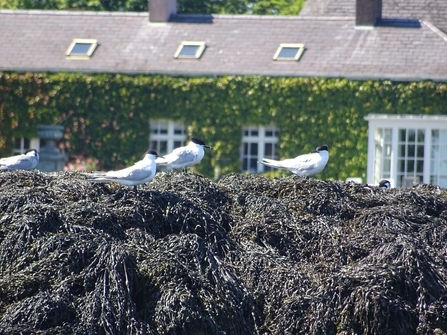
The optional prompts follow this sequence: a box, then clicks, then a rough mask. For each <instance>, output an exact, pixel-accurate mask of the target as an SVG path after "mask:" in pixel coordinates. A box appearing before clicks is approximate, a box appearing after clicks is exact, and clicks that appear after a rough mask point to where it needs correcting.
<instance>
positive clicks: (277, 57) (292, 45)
mask: <svg viewBox="0 0 447 335" xmlns="http://www.w3.org/2000/svg"><path fill="white" fill-rule="evenodd" d="M282 49H296V53H295V55H294V56H293V57H280V54H281V51H282ZM303 52H304V44H302V43H281V44H280V45H279V47H278V49H276V52H275V54H274V55H273V60H275V61H294V62H297V61H299V60H300V58H301V56H302V55H303Z"/></svg>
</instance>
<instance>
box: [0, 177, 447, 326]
mask: <svg viewBox="0 0 447 335" xmlns="http://www.w3.org/2000/svg"><path fill="white" fill-rule="evenodd" d="M446 218H447V194H446V193H445V191H444V190H439V189H438V188H435V187H432V186H430V185H420V186H419V187H418V188H413V189H390V190H382V189H379V188H377V187H373V186H364V185H357V184H353V183H342V182H335V181H319V180H315V179H306V178H301V177H297V176H291V177H287V178H281V179H268V178H265V177H262V176H258V175H251V176H243V175H237V174H231V175H227V176H224V177H223V178H222V179H221V180H220V181H219V182H218V183H214V182H212V181H210V180H209V179H206V178H203V177H201V176H199V175H196V174H190V173H181V172H168V173H159V174H157V176H156V177H155V179H154V180H153V181H152V182H151V183H149V184H147V185H144V186H139V190H138V191H137V192H135V191H134V190H133V189H131V188H126V187H124V186H119V185H115V184H106V185H92V184H90V183H89V182H88V181H87V180H86V177H85V176H83V175H81V174H78V173H73V172H65V173H58V174H45V173H40V172H37V171H12V172H5V173H1V174H0V329H1V332H3V333H5V334H14V333H23V334H35V333H41V334H381V333H390V334H430V333H433V332H434V331H436V332H442V331H447V312H446V311H447V264H446V253H447V224H446Z"/></svg>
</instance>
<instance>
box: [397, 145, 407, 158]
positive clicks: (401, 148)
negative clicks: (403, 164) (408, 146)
mask: <svg viewBox="0 0 447 335" xmlns="http://www.w3.org/2000/svg"><path fill="white" fill-rule="evenodd" d="M398 154H399V158H402V157H405V156H406V154H405V144H401V145H399V148H398Z"/></svg>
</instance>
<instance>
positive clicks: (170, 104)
mask: <svg viewBox="0 0 447 335" xmlns="http://www.w3.org/2000/svg"><path fill="white" fill-rule="evenodd" d="M446 101H447V85H446V84H445V83H436V82H430V81H424V82H413V83H408V82H406V83H399V82H391V81H350V80H346V79H324V78H281V77H262V76H223V77H217V78H208V77H200V78H184V77H169V76H161V75H135V76H130V75H119V74H117V75H112V74H97V75H93V74H77V73H58V74H50V73H24V74H19V73H9V72H0V147H1V149H0V154H1V155H5V154H10V152H11V143H10V141H9V140H7V139H10V138H11V137H12V136H27V137H30V136H31V135H33V134H34V135H35V133H36V131H35V129H36V125H37V124H41V123H45V124H48V123H50V124H51V123H60V124H62V125H64V126H65V127H66V131H65V137H64V140H63V143H62V144H63V145H64V146H65V150H66V151H67V152H68V153H69V154H70V155H82V156H84V157H94V158H95V159H97V160H98V162H99V163H98V167H99V168H102V169H115V168H118V167H123V166H126V165H129V164H132V163H133V162H135V161H136V160H138V159H140V157H141V155H142V153H143V152H144V151H146V150H147V149H148V148H147V146H148V138H149V120H150V119H172V120H177V121H180V122H184V123H185V124H186V125H187V126H188V127H187V134H188V136H189V137H190V136H195V137H198V138H202V139H204V140H205V141H206V143H208V144H210V145H211V146H213V148H214V150H211V151H207V153H206V154H205V158H204V160H203V161H202V162H201V163H200V164H199V165H197V166H196V167H194V168H193V170H195V171H197V172H199V173H202V174H204V175H206V176H209V177H211V176H213V175H214V168H215V167H216V166H217V167H219V168H220V169H221V175H223V174H227V173H230V172H238V171H240V163H239V150H238V149H239V148H240V146H241V128H242V125H244V124H253V125H265V124H270V123H274V124H276V125H277V126H278V127H279V128H280V146H279V150H280V151H279V154H280V156H281V157H282V158H287V157H294V156H297V155H299V154H303V153H307V152H310V151H312V150H314V149H315V147H317V146H318V145H321V144H323V143H326V144H327V145H328V146H329V152H330V159H329V163H328V166H327V167H326V169H325V170H324V171H323V173H321V174H320V175H319V176H318V177H319V178H322V179H339V180H344V179H345V178H347V177H349V176H362V177H365V174H366V162H367V136H368V135H367V134H368V124H367V122H366V121H365V120H364V117H365V116H366V115H368V114H370V113H388V114H427V115H433V114H444V115H446V114H447V105H446Z"/></svg>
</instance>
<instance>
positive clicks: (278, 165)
mask: <svg viewBox="0 0 447 335" xmlns="http://www.w3.org/2000/svg"><path fill="white" fill-rule="evenodd" d="M258 163H261V164H264V165H267V166H270V167H272V168H277V169H284V167H283V166H282V165H281V162H279V161H275V160H274V159H268V158H263V159H262V161H261V162H258Z"/></svg>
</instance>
